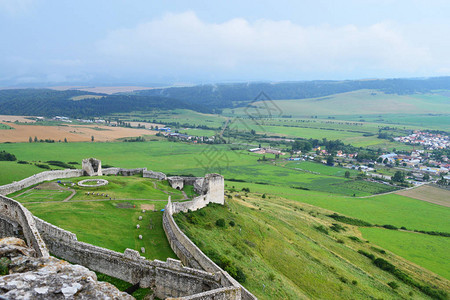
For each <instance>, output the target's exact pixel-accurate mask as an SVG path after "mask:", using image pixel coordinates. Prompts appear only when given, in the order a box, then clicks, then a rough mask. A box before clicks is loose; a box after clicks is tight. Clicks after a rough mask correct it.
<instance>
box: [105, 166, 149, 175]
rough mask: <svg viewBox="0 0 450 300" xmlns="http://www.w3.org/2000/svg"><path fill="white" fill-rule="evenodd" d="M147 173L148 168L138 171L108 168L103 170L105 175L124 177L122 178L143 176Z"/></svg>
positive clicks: (137, 169) (138, 169)
mask: <svg viewBox="0 0 450 300" xmlns="http://www.w3.org/2000/svg"><path fill="white" fill-rule="evenodd" d="M145 171H147V168H136V169H123V168H108V169H103V170H102V173H103V175H122V176H132V175H138V174H142V173H143V172H145Z"/></svg>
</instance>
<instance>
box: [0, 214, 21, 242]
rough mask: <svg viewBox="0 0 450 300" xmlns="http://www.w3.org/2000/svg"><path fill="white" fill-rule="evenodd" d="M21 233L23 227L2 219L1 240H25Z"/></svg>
mask: <svg viewBox="0 0 450 300" xmlns="http://www.w3.org/2000/svg"><path fill="white" fill-rule="evenodd" d="M21 232H22V227H21V226H20V225H19V223H17V222H14V221H12V220H9V219H6V218H3V217H0V238H5V237H10V236H14V237H18V238H21V239H22V240H25V237H24V236H23V235H22V234H21Z"/></svg>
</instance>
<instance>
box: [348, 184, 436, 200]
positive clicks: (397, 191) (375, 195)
mask: <svg viewBox="0 0 450 300" xmlns="http://www.w3.org/2000/svg"><path fill="white" fill-rule="evenodd" d="M425 184H428V183H422V184H421V185H415V186H413V187H409V188H406V189H402V190H396V191H391V192H386V193H381V194H374V195H369V196H361V197H352V198H357V199H364V198H372V197H377V196H383V195H389V194H398V193H399V192H403V191H409V190H413V189H417V188H419V187H421V186H423V185H425Z"/></svg>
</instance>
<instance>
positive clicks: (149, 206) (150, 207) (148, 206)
mask: <svg viewBox="0 0 450 300" xmlns="http://www.w3.org/2000/svg"><path fill="white" fill-rule="evenodd" d="M141 209H145V210H155V204H141Z"/></svg>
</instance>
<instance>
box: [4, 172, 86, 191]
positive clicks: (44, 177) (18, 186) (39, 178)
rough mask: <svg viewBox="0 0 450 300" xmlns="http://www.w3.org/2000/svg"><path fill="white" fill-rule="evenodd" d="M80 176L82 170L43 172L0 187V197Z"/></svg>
mask: <svg viewBox="0 0 450 300" xmlns="http://www.w3.org/2000/svg"><path fill="white" fill-rule="evenodd" d="M80 176H83V170H72V169H69V170H57V171H45V172H41V173H38V174H35V175H32V176H30V177H28V178H25V179H22V180H20V181H17V182H13V183H10V184H6V185H2V186H0V195H8V194H11V193H14V192H17V191H20V190H22V189H24V188H27V187H30V186H32V185H35V184H38V183H41V182H44V181H49V180H55V179H60V178H71V177H80Z"/></svg>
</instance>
